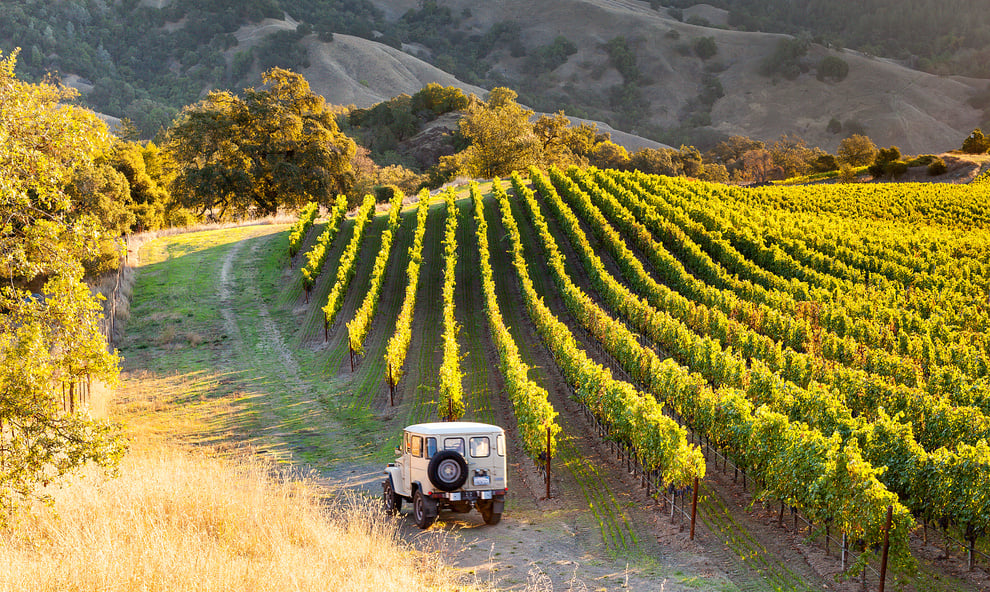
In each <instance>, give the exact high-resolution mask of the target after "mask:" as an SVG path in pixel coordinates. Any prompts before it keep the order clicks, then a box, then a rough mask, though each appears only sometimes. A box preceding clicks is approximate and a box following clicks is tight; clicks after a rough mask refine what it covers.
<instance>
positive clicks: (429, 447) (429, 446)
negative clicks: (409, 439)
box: [426, 438, 437, 458]
mask: <svg viewBox="0 0 990 592" xmlns="http://www.w3.org/2000/svg"><path fill="white" fill-rule="evenodd" d="M436 453H437V439H436V438H427V439H426V458H433V455H434V454H436Z"/></svg>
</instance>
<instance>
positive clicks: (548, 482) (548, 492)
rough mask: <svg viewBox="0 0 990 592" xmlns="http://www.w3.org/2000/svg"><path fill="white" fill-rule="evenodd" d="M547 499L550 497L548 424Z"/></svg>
mask: <svg viewBox="0 0 990 592" xmlns="http://www.w3.org/2000/svg"><path fill="white" fill-rule="evenodd" d="M547 499H550V426H547Z"/></svg>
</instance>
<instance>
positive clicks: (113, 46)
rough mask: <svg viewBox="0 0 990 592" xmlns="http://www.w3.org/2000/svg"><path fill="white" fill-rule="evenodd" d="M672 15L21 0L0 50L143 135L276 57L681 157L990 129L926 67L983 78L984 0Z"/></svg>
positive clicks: (663, 10)
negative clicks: (503, 93)
mask: <svg viewBox="0 0 990 592" xmlns="http://www.w3.org/2000/svg"><path fill="white" fill-rule="evenodd" d="M671 4H672V5H665V4H661V3H659V2H655V1H651V2H640V1H638V0H609V1H605V0H555V1H554V2H547V3H545V4H544V5H542V8H541V10H539V11H536V12H535V13H533V12H532V11H530V10H529V5H528V4H527V3H525V2H517V1H515V0H507V1H505V2H500V3H485V4H476V3H473V2H468V1H466V0H442V1H434V0H430V1H424V2H412V1H401V2H378V1H371V0H304V1H300V2H291V3H290V2H287V1H286V0H252V1H250V2H234V1H232V0H172V1H169V0H156V1H138V0H125V1H123V2H112V3H111V2H107V1H105V0H64V1H61V2H56V3H51V2H42V1H40V0H12V1H10V2H5V3H4V7H3V8H4V9H3V11H2V13H0V50H3V51H5V52H8V53H9V52H10V51H12V50H13V49H14V48H15V47H20V48H22V52H21V56H20V58H19V60H18V75H19V76H21V77H22V78H23V79H24V80H28V81H38V80H40V79H41V77H43V76H44V75H45V74H46V73H57V74H59V75H60V76H61V78H62V80H63V81H64V82H66V83H67V84H70V85H72V86H75V87H76V88H78V89H80V90H81V91H82V95H81V98H80V101H81V102H82V103H83V104H85V105H86V106H89V107H91V108H93V109H95V110H96V111H98V112H101V113H105V114H107V115H110V116H113V117H118V118H128V119H130V120H131V121H132V122H134V124H135V125H136V128H137V130H138V131H139V133H140V134H141V136H142V137H144V138H151V137H152V136H153V135H154V134H156V133H157V132H159V131H160V130H162V129H163V128H166V127H168V124H169V123H170V122H171V120H172V118H173V117H174V116H175V115H176V114H177V112H178V110H179V109H181V108H182V107H183V106H185V105H188V104H190V103H193V102H195V101H196V100H198V99H200V98H202V97H203V96H204V95H205V93H206V92H207V91H209V90H211V89H239V88H244V87H248V86H252V85H257V84H258V83H259V82H260V77H261V73H262V72H264V71H266V70H268V69H270V68H272V67H275V66H278V67H283V68H289V69H292V70H295V71H299V72H303V73H304V74H305V75H306V76H307V78H309V79H310V80H313V81H314V88H315V89H317V90H318V92H320V93H321V94H324V96H326V97H327V98H328V100H330V101H331V102H335V103H338V104H348V103H351V102H354V103H362V101H358V100H356V97H358V96H362V95H364V94H369V93H364V92H362V89H365V88H367V89H369V90H373V91H374V92H372V93H370V94H371V95H374V96H376V97H377V99H376V100H382V99H386V98H389V97H391V96H395V95H397V94H399V93H400V92H406V93H407V94H411V93H412V92H415V90H414V89H410V88H407V87H403V88H401V89H397V88H393V89H386V88H383V85H384V86H389V85H392V86H394V85H395V84H397V82H396V81H397V80H401V79H403V76H405V78H406V79H409V80H411V79H412V78H417V79H418V81H419V82H420V83H422V84H425V82H430V81H432V82H440V83H441V84H443V85H449V84H451V83H452V80H450V79H447V80H441V79H440V78H433V79H431V80H426V81H424V80H423V75H422V74H420V75H419V76H415V77H410V76H408V73H407V72H406V71H405V70H406V69H408V68H409V65H410V64H412V63H415V66H414V69H415V68H419V67H420V65H425V63H429V64H432V65H433V66H435V67H436V68H439V70H441V71H443V72H446V73H447V74H450V75H453V76H455V77H456V79H457V81H458V84H459V85H460V86H461V87H462V88H465V89H466V88H467V86H468V85H474V86H473V87H472V89H473V88H478V87H483V88H489V89H490V88H494V87H498V86H507V87H510V88H512V89H514V90H515V91H516V92H517V93H518V94H519V99H520V102H521V103H523V104H525V105H527V106H529V107H531V108H534V109H535V110H537V111H546V112H554V111H557V110H558V109H564V110H565V111H566V112H567V113H568V114H569V115H572V116H577V117H582V118H586V119H593V120H599V121H604V122H607V123H608V124H610V125H612V126H613V127H616V128H617V129H621V130H624V131H629V132H632V133H634V134H636V135H639V136H643V137H648V138H650V139H652V140H656V141H659V142H662V143H666V144H668V145H671V146H679V145H680V144H691V145H696V146H699V147H700V148H702V149H706V148H710V147H712V146H713V145H714V144H716V143H717V142H718V141H721V140H724V139H726V138H727V137H729V136H731V135H747V136H751V137H755V138H757V139H760V140H762V141H770V140H773V139H774V138H777V137H779V136H780V135H781V134H784V133H787V134H795V133H797V134H799V135H800V136H801V137H803V138H804V139H805V140H807V141H808V143H809V144H810V145H812V146H820V147H823V148H825V149H833V148H834V147H835V146H836V145H837V144H838V142H839V141H840V140H841V139H842V138H843V137H845V136H846V135H848V134H850V133H867V134H869V135H871V136H872V137H876V138H878V140H879V141H880V142H882V143H885V144H887V143H889V144H896V145H898V146H901V147H904V148H906V149H907V150H910V151H913V152H922V151H941V150H944V149H946V148H948V147H949V146H951V145H952V144H954V143H955V142H956V139H957V138H958V137H960V136H961V135H963V134H965V133H968V132H969V131H970V130H971V129H972V128H973V127H976V126H980V125H982V126H983V127H986V124H987V123H988V122H990V110H988V107H990V93H988V92H987V82H986V81H983V80H979V79H956V78H945V77H940V76H931V75H927V74H923V73H922V71H924V72H935V73H938V74H945V73H950V74H951V73H960V74H966V75H969V76H987V75H988V73H987V72H986V71H984V70H985V69H986V67H987V66H986V64H987V63H988V61H987V59H986V57H985V56H986V51H987V49H986V46H987V35H988V33H986V31H987V27H986V26H985V25H986V19H987V18H988V17H986V16H985V12H984V11H981V7H980V6H977V5H976V2H975V0H960V1H959V2H956V3H953V4H952V6H946V5H945V4H944V3H943V4H940V5H936V4H934V2H932V1H930V0H919V1H916V2H906V3H899V4H897V5H896V6H894V5H893V4H892V3H887V2H884V1H880V0H871V1H869V2H866V3H865V8H864V7H860V6H859V5H857V6H856V7H852V6H846V5H845V4H844V3H841V2H840V3H839V4H838V5H834V4H831V3H830V4H826V3H824V2H822V1H815V2H811V3H810V4H809V3H800V4H793V5H792V3H788V2H784V1H783V0H780V1H774V2H759V3H758V2H752V1H749V0H716V1H715V2H713V3H712V4H715V5H717V6H720V7H721V8H714V7H712V6H709V5H708V4H705V5H698V6H689V4H690V3H688V2H685V1H683V0H673V1H672V2H671ZM887 4H891V5H890V6H887ZM523 14H525V15H526V17H525V18H521V17H520V15H523ZM702 15H708V16H709V17H711V18H712V19H713V20H711V21H710V20H709V19H707V18H705V17H704V16H702ZM712 15H715V16H712ZM755 31H764V32H786V33H790V34H793V35H795V37H793V38H781V37H779V36H777V35H771V34H768V33H763V32H755ZM620 33H621V34H620ZM334 34H337V35H339V36H340V40H343V39H344V37H343V35H345V34H346V35H352V36H356V37H360V38H363V39H364V40H368V42H367V43H366V44H365V45H366V46H367V47H362V48H361V49H360V51H359V50H358V49H356V48H355V47H354V46H353V43H339V42H338V43H335V42H334ZM845 47H849V48H855V49H860V50H863V51H864V52H866V54H867V55H866V56H864V55H862V54H860V53H856V52H849V51H844V50H843V48H845ZM396 50H401V51H402V52H404V53H403V54H400V55H399V56H397V55H396V54H397V52H396ZM358 54H360V55H358ZM869 55H877V56H883V57H890V58H895V59H898V60H900V61H899V62H898V64H894V63H892V62H890V61H886V60H876V59H871V58H869V57H868V56H869ZM397 57H400V58H402V59H401V60H400V61H402V62H403V64H397V63H396V59H397ZM355 67H357V68H358V69H360V70H361V71H360V72H355V71H353V70H354V68H355ZM911 68H919V69H920V70H915V69H911ZM423 71H424V72H425V70H423ZM344 73H346V78H345V79H342V78H341V76H342V75H343V74H344ZM430 74H437V72H436V71H433V72H430ZM321 78H325V79H326V82H327V83H326V85H323V84H321V83H320V80H321ZM768 82H770V83H772V84H767V83H768ZM345 87H346V88H348V89H349V91H348V92H344V93H338V94H340V97H336V96H332V93H333V92H334V89H344V88H345ZM389 90H390V91H391V92H388V91H389ZM892 93H893V94H892ZM368 104H370V103H368ZM771 104H772V105H774V106H775V107H774V109H773V110H768V109H767V105H771ZM358 106H367V104H358Z"/></svg>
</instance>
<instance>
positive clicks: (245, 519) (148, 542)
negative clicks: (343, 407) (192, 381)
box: [0, 444, 474, 592]
mask: <svg viewBox="0 0 990 592" xmlns="http://www.w3.org/2000/svg"><path fill="white" fill-rule="evenodd" d="M272 475H273V473H272V471H271V467H267V466H264V465H262V464H260V463H259V462H258V461H256V460H252V459H249V458H241V459H237V458H235V459H233V460H232V459H229V458H226V459H225V458H220V457H216V456H207V455H205V454H203V453H199V452H196V451H188V450H184V449H180V448H177V447H174V446H170V445H163V444H155V445H150V444H146V445H143V446H139V447H138V448H137V449H132V450H131V451H130V452H129V453H128V455H127V456H126V458H125V460H124V462H123V463H122V466H121V476H120V477H119V478H106V477H104V476H102V475H100V474H99V473H97V472H84V473H83V474H81V475H78V476H77V477H75V478H73V479H72V480H71V481H70V482H69V483H68V484H67V485H66V486H65V487H63V488H61V489H59V490H57V491H53V495H54V497H55V503H54V506H53V507H50V508H49V507H45V506H38V507H35V508H32V509H31V511H30V512H28V513H26V514H25V515H24V516H22V517H21V518H20V519H19V520H17V524H16V525H15V526H13V527H11V529H10V530H8V531H7V532H4V533H0V557H2V558H3V560H0V590H2V591H8V590H9V591H21V590H23V591H31V592H35V591H45V590H52V591H54V590H58V591H75V590H80V591H82V590H94V591H95V590H100V591H132V590H133V591H137V590H141V591H155V590H169V591H184V590H196V591H197V592H200V591H212V590H216V591H228V590H251V591H255V590H257V591H261V590H278V591H282V590H299V591H305V590H319V591H321V592H323V591H326V590H353V591H363V590H367V591H375V592H380V591H382V590H441V589H442V590H445V591H450V590H464V589H474V588H473V586H468V585H467V584H466V583H465V582H464V581H463V578H462V577H461V576H459V575H458V574H457V573H456V572H454V571H452V570H451V569H449V568H448V567H446V566H445V565H444V564H443V563H442V560H441V559H440V554H439V553H424V552H420V551H416V550H413V549H411V548H410V547H409V546H408V545H406V544H405V543H403V542H402V541H401V540H400V537H399V536H398V534H397V523H396V521H394V520H393V519H389V518H386V517H384V516H383V515H382V514H381V513H380V512H379V511H378V509H377V504H375V503H374V502H372V501H369V500H360V499H357V498H355V497H354V496H343V497H342V498H339V499H337V500H335V501H333V502H332V503H327V502H326V501H325V497H324V496H326V495H327V494H328V491H327V490H326V489H324V488H322V487H319V486H318V485H317V484H315V483H313V482H311V481H308V480H305V479H284V478H281V477H278V476H274V477H273V476H272Z"/></svg>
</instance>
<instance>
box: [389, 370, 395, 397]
mask: <svg viewBox="0 0 990 592" xmlns="http://www.w3.org/2000/svg"><path fill="white" fill-rule="evenodd" d="M388 404H389V405H390V406H392V407H395V383H394V382H392V362H389V363H388Z"/></svg>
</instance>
